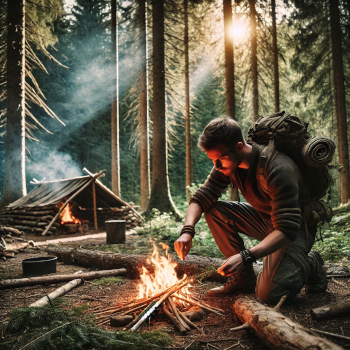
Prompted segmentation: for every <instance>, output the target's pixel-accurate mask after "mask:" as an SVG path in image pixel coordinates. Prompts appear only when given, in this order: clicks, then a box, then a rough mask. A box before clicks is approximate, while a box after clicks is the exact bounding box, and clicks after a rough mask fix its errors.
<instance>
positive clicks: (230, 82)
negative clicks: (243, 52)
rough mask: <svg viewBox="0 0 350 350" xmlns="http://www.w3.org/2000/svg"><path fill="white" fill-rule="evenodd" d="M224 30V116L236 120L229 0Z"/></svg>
mask: <svg viewBox="0 0 350 350" xmlns="http://www.w3.org/2000/svg"><path fill="white" fill-rule="evenodd" d="M223 6H224V28H225V77H226V114H227V115H228V116H229V117H230V118H233V119H236V101H235V66H234V50H233V37H232V5H231V0H224V1H223ZM229 197H230V200H231V201H239V194H238V189H237V187H231V186H230V187H229Z"/></svg>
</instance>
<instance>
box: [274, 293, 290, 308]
mask: <svg viewBox="0 0 350 350" xmlns="http://www.w3.org/2000/svg"><path fill="white" fill-rule="evenodd" d="M286 299H287V294H286V295H283V297H282V298H281V300H280V301H279V302H278V304H277V305H276V306H275V307H274V309H275V310H276V311H280V308H281V306H282V304H283V303H284V301H285V300H286Z"/></svg>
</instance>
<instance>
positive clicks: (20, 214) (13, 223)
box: [0, 205, 61, 236]
mask: <svg viewBox="0 0 350 350" xmlns="http://www.w3.org/2000/svg"><path fill="white" fill-rule="evenodd" d="M57 212H58V208H57V207H56V206H55V205H48V206H45V207H34V208H29V207H27V208H22V209H9V208H4V209H2V210H1V211H0V225H4V226H6V227H8V228H12V229H16V230H17V231H19V232H21V234H24V233H34V234H36V235H41V234H42V233H43V232H44V231H45V228H46V226H47V225H48V224H49V223H50V222H51V221H52V219H53V218H54V216H55V215H56V213H57ZM60 229H61V220H60V219H59V218H58V219H57V220H56V221H55V222H54V223H53V225H52V226H51V228H50V230H49V231H48V232H47V235H48V236H51V235H53V234H55V233H57V232H58V231H59V230H60Z"/></svg>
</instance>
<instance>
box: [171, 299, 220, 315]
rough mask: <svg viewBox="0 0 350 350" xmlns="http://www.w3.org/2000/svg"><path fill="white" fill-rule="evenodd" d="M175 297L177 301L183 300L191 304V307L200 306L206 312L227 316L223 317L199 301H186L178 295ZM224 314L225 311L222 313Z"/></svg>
mask: <svg viewBox="0 0 350 350" xmlns="http://www.w3.org/2000/svg"><path fill="white" fill-rule="evenodd" d="M174 297H175V298H176V299H179V300H182V301H184V302H186V303H189V304H191V305H195V306H199V307H200V308H201V309H203V310H206V311H208V312H213V313H215V314H217V315H220V316H225V315H223V314H222V313H221V312H219V311H217V310H216V309H213V308H211V307H209V306H206V305H203V304H201V303H199V302H198V301H194V300H192V299H184V298H181V297H179V296H177V295H174ZM222 312H223V311H222Z"/></svg>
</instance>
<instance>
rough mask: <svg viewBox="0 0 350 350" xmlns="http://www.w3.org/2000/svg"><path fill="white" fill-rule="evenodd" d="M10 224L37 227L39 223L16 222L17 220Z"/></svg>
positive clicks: (11, 220)
mask: <svg viewBox="0 0 350 350" xmlns="http://www.w3.org/2000/svg"><path fill="white" fill-rule="evenodd" d="M9 224H14V225H25V226H33V227H35V226H36V224H37V222H36V221H29V220H15V219H10V220H9Z"/></svg>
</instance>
